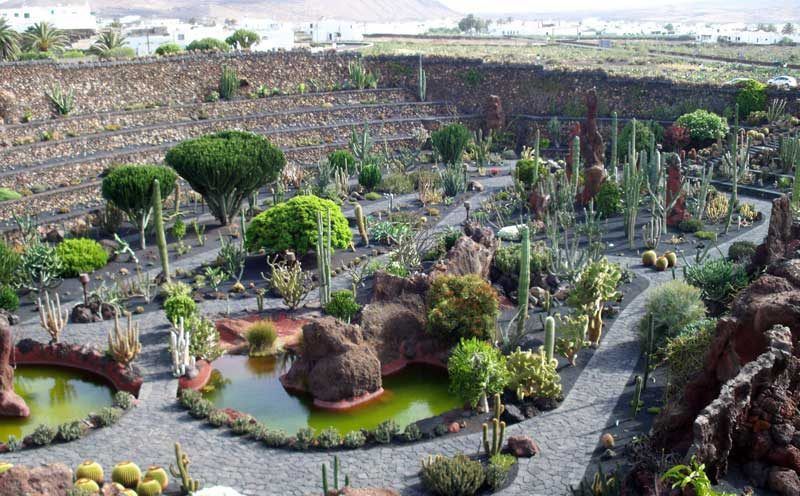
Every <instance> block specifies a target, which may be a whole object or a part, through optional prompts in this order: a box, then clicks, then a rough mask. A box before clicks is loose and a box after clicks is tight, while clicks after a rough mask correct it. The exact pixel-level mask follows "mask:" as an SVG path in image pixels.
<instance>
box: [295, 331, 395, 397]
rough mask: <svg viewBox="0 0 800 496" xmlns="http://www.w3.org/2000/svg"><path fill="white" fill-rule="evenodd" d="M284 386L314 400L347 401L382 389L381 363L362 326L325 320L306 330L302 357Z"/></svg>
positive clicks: (297, 361) (296, 362)
mask: <svg viewBox="0 0 800 496" xmlns="http://www.w3.org/2000/svg"><path fill="white" fill-rule="evenodd" d="M281 382H282V383H283V385H284V387H286V388H287V389H292V390H296V391H307V392H308V393H310V394H311V395H312V396H313V397H314V399H315V400H321V401H325V402H339V401H348V400H353V399H356V398H359V397H362V396H365V395H367V394H371V393H375V392H377V391H379V390H380V389H381V387H382V381H381V362H380V360H378V356H377V355H376V354H375V351H374V349H373V348H372V347H371V346H370V345H369V344H368V343H367V342H366V341H365V340H364V336H363V333H362V331H361V328H360V327H359V326H356V325H350V324H345V323H343V322H341V321H339V320H336V319H334V318H333V317H322V318H320V319H316V320H314V321H311V322H310V323H308V324H306V325H305V326H303V352H302V355H301V356H300V358H298V359H297V360H296V361H295V362H294V363H293V364H292V368H291V369H290V370H289V372H287V373H286V374H285V375H284V376H283V377H281Z"/></svg>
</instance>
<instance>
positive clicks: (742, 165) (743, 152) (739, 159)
mask: <svg viewBox="0 0 800 496" xmlns="http://www.w3.org/2000/svg"><path fill="white" fill-rule="evenodd" d="M735 119H736V120H735V121H734V122H735V123H734V126H733V135H732V136H731V149H730V151H728V152H727V153H726V154H725V156H724V157H723V158H722V160H723V161H724V162H725V164H726V165H727V168H728V170H729V171H730V173H731V199H730V201H729V202H728V216H727V218H726V220H725V234H728V230H729V229H730V228H731V220H732V219H733V212H734V210H736V208H738V203H739V180H740V179H742V178H743V177H744V175H745V174H747V170H748V169H749V168H750V138H749V137H745V138H743V139H742V140H741V142H740V140H739V104H738V103H737V104H736V118H735Z"/></svg>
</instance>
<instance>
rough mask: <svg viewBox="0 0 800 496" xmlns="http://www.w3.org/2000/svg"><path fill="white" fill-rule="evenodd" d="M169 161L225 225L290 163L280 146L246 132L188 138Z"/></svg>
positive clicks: (168, 158) (171, 153)
mask: <svg viewBox="0 0 800 496" xmlns="http://www.w3.org/2000/svg"><path fill="white" fill-rule="evenodd" d="M165 161H166V163H167V164H168V165H169V166H170V167H172V168H173V169H175V171H176V172H177V173H178V174H180V176H181V177H182V178H184V179H186V181H187V182H188V183H189V184H190V185H191V186H192V188H194V190H195V191H197V192H198V193H200V194H201V195H202V196H203V198H204V199H205V201H206V203H207V204H208V208H209V210H211V213H212V214H213V215H214V217H216V218H217V220H219V221H220V223H221V224H222V225H228V222H230V220H231V219H232V218H234V217H235V216H236V214H237V212H238V211H239V208H240V206H241V204H242V201H243V200H244V199H245V198H248V197H250V195H252V194H253V192H255V191H257V190H258V188H260V187H262V186H265V185H266V184H267V183H270V182H272V181H275V180H276V179H277V178H278V175H279V174H280V173H281V171H282V170H283V167H284V166H285V165H286V157H284V155H283V152H282V151H281V150H280V149H279V148H278V147H276V146H275V145H273V144H272V143H270V142H269V141H268V140H267V139H266V138H264V137H263V136H259V135H257V134H253V133H247V132H243V131H223V132H220V133H216V134H209V135H207V136H202V137H200V138H196V139H191V140H186V141H184V142H183V143H180V144H179V145H177V146H175V147H174V148H172V149H171V150H169V151H168V152H167V156H166V158H165Z"/></svg>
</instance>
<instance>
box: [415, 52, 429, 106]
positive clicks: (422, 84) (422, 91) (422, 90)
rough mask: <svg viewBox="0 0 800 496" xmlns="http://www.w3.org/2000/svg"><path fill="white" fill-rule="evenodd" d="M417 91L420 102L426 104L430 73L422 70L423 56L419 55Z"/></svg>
mask: <svg viewBox="0 0 800 496" xmlns="http://www.w3.org/2000/svg"><path fill="white" fill-rule="evenodd" d="M417 91H418V95H419V101H421V102H424V101H425V100H427V98H428V73H427V72H425V69H423V68H422V54H420V55H419V69H418V70H417Z"/></svg>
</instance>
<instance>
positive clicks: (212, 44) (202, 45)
mask: <svg viewBox="0 0 800 496" xmlns="http://www.w3.org/2000/svg"><path fill="white" fill-rule="evenodd" d="M230 49H231V46H230V45H228V44H227V43H225V42H224V41H222V40H219V39H217V38H202V39H199V40H194V41H193V42H191V43H189V44H188V45H186V50H188V51H190V52H193V51H195V50H219V51H221V52H227V51H228V50H230Z"/></svg>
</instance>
